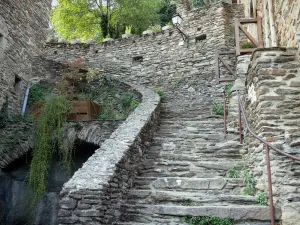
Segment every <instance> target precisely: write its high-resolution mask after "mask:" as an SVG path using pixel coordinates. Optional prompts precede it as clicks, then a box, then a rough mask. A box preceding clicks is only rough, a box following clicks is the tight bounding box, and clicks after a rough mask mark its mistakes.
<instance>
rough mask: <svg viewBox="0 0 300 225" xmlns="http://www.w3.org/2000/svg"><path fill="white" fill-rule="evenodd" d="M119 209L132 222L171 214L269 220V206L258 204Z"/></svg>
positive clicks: (169, 216) (277, 217)
mask: <svg viewBox="0 0 300 225" xmlns="http://www.w3.org/2000/svg"><path fill="white" fill-rule="evenodd" d="M121 209H122V210H123V212H124V215H123V218H122V219H126V217H127V218H128V217H130V216H129V215H132V216H131V218H130V221H134V222H152V221H155V220H159V219H160V218H162V219H164V220H166V219H168V218H169V219H170V218H172V216H173V217H184V216H216V217H219V218H231V219H234V220H236V221H247V220H258V221H269V218H270V208H269V207H268V206H260V205H226V206H218V205H216V206H213V205H212V206H209V205H208V206H174V205H139V204H135V205H130V204H124V205H122V206H121ZM275 215H276V219H280V218H281V211H280V210H279V209H276V213H275ZM149 219H150V220H149ZM147 220H148V221H147ZM125 221H126V220H125ZM127 221H128V220H127Z"/></svg>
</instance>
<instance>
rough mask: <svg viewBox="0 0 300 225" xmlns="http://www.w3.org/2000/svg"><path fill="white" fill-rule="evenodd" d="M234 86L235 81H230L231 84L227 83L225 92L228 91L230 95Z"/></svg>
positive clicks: (227, 93)
mask: <svg viewBox="0 0 300 225" xmlns="http://www.w3.org/2000/svg"><path fill="white" fill-rule="evenodd" d="M232 87H233V82H230V83H229V84H227V85H226V86H225V92H226V95H227V96H230V93H231V88H232Z"/></svg>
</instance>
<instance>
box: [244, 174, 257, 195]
mask: <svg viewBox="0 0 300 225" xmlns="http://www.w3.org/2000/svg"><path fill="white" fill-rule="evenodd" d="M241 172H242V177H243V182H244V184H245V185H246V188H245V189H244V195H255V192H256V190H255V182H254V178H253V174H252V173H251V171H250V170H249V169H247V168H244V169H243V170H242V171H241Z"/></svg>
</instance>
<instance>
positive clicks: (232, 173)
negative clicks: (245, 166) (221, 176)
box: [228, 167, 241, 178]
mask: <svg viewBox="0 0 300 225" xmlns="http://www.w3.org/2000/svg"><path fill="white" fill-rule="evenodd" d="M228 176H229V177H230V178H240V177H241V169H240V168H235V167H234V168H232V169H230V170H228Z"/></svg>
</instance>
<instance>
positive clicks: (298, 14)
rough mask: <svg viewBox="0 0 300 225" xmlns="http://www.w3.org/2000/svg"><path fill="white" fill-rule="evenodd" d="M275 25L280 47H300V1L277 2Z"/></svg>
mask: <svg viewBox="0 0 300 225" xmlns="http://www.w3.org/2000/svg"><path fill="white" fill-rule="evenodd" d="M274 15H275V23H276V29H277V37H278V44H279V46H283V47H298V49H299V47H300V1H298V0H288V1H287V0H276V4H275V13H274Z"/></svg>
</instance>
